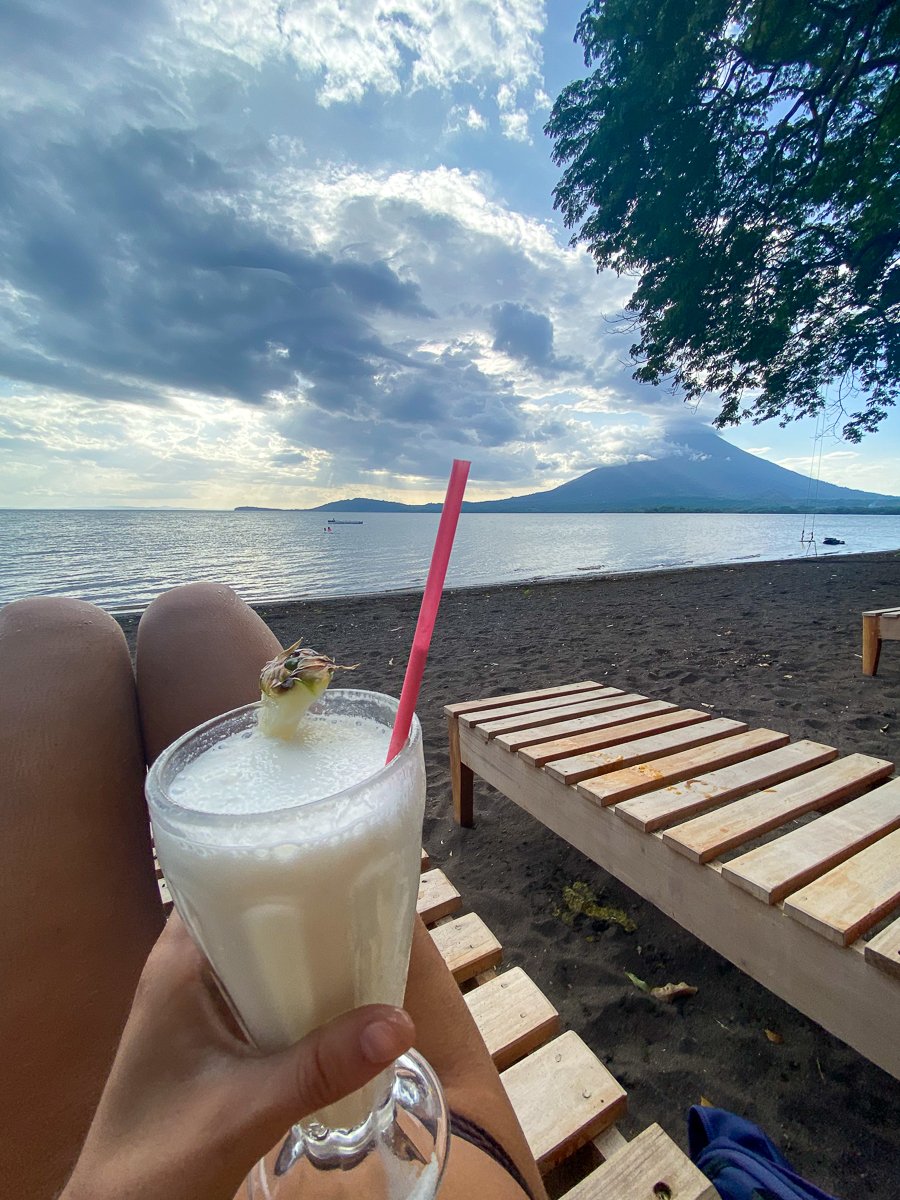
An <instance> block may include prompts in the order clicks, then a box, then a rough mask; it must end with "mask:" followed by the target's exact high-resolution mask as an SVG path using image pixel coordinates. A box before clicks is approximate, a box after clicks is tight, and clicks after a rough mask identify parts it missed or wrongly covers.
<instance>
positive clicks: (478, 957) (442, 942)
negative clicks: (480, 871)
mask: <svg viewBox="0 0 900 1200" xmlns="http://www.w3.org/2000/svg"><path fill="white" fill-rule="evenodd" d="M429 933H430V934H431V936H432V938H433V940H434V944H435V945H436V946H437V948H438V950H439V951H440V954H441V957H442V958H443V960H444V962H445V963H446V964H447V966H448V967H449V969H450V971H451V973H452V975H453V978H454V979H455V980H456V982H457V983H465V982H466V980H468V979H474V978H475V976H476V975H477V974H478V973H479V972H480V971H486V970H488V968H489V967H496V965H497V963H498V962H499V961H500V959H501V958H502V957H503V950H502V948H501V946H500V943H499V942H498V941H497V939H496V938H495V937H494V935H493V934H492V933H491V931H490V930H489V929H488V927H487V925H485V923H484V921H482V919H481V917H479V916H477V915H476V914H475V913H466V915H465V916H463V917H458V918H457V919H456V920H455V921H450V922H449V923H448V924H446V925H438V926H437V928H436V929H431V930H429Z"/></svg>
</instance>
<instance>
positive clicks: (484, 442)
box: [280, 351, 533, 484]
mask: <svg viewBox="0 0 900 1200" xmlns="http://www.w3.org/2000/svg"><path fill="white" fill-rule="evenodd" d="M352 426H353V429H352V432H350V431H348V423H347V421H346V420H345V419H343V418H342V414H340V413H339V412H336V411H334V410H329V409H326V408H323V407H321V406H318V405H311V404H303V405H297V406H296V407H293V408H291V409H290V410H289V411H288V412H287V413H286V414H285V415H284V417H283V418H282V422H281V424H280V432H281V433H282V434H284V436H285V437H287V438H288V439H289V440H290V441H292V442H296V443H297V444H299V445H313V446H317V447H320V448H321V449H323V450H327V451H329V452H331V453H332V454H334V455H335V458H336V459H337V460H340V458H341V455H342V454H344V453H345V452H346V450H347V444H348V437H349V438H351V439H352V445H353V451H354V459H353V464H352V468H353V469H352V470H351V471H350V472H349V474H350V475H354V474H356V475H358V473H359V472H360V471H366V470H372V471H379V470H389V471H391V472H394V473H396V474H413V475H430V474H434V475H437V476H438V477H440V476H441V475H442V474H444V473H445V472H446V468H447V463H448V461H449V460H450V459H451V458H453V457H454V456H457V457H462V458H472V457H477V460H478V462H479V464H480V467H481V469H482V471H483V472H485V473H487V472H489V474H486V476H485V477H488V478H492V479H516V478H520V477H524V476H525V475H527V471H526V470H523V460H519V459H516V458H515V457H513V456H509V455H508V454H507V453H506V448H507V447H508V446H509V444H510V442H515V441H522V440H524V439H525V438H526V437H527V436H528V432H527V429H528V425H527V420H526V417H525V415H524V413H523V412H522V409H521V405H520V402H519V400H518V398H517V397H516V396H515V394H514V393H512V392H510V391H509V390H508V389H507V388H505V387H504V386H503V384H502V383H500V382H498V381H497V380H495V379H491V378H490V377H488V376H485V375H484V374H483V373H482V372H481V371H480V370H479V369H478V367H477V366H476V365H475V364H474V363H472V362H470V361H468V360H467V358H466V355H465V354H464V353H462V352H459V351H457V352H454V353H448V354H446V355H443V356H441V357H439V358H425V357H424V356H420V357H419V358H418V359H417V360H416V366H415V369H414V371H413V372H410V371H398V372H397V373H396V374H395V375H393V376H392V377H387V378H383V379H381V380H379V383H378V386H377V388H376V390H375V392H374V394H372V395H371V396H370V397H369V399H368V402H367V405H366V406H365V407H364V406H362V405H358V406H357V408H356V411H355V413H354V414H353V418H352ZM532 462H533V456H529V459H528V469H529V470H530V468H531V464H532ZM488 464H490V465H488ZM337 470H338V471H339V472H340V466H338V467H337ZM343 477H346V476H345V475H344V476H343ZM334 481H335V480H334V479H333V477H331V476H330V477H329V479H328V480H327V481H325V480H323V481H322V482H328V483H329V484H331V483H333V482H334Z"/></svg>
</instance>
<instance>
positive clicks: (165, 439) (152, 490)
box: [0, 393, 329, 508]
mask: <svg viewBox="0 0 900 1200" xmlns="http://www.w3.org/2000/svg"><path fill="white" fill-rule="evenodd" d="M279 455H283V456H286V460H285V462H284V463H283V464H279V462H278V458H279ZM292 456H293V458H292ZM328 458H329V456H328V455H327V454H325V453H323V452H321V451H317V450H311V451H309V452H307V453H304V454H303V455H302V456H299V457H297V451H296V448H295V447H293V446H291V444H290V443H289V442H287V441H286V440H285V439H284V438H282V437H281V436H280V435H279V434H278V433H277V432H276V431H274V430H273V429H272V428H271V426H270V420H269V418H268V415H267V414H266V413H265V412H264V411H262V410H260V409H250V408H247V407H245V406H243V405H241V404H239V403H237V402H234V401H220V400H216V401H212V400H209V399H205V398H200V397H196V396H189V397H183V398H180V399H179V400H178V401H177V402H175V403H173V407H172V408H170V409H167V410H166V411H164V412H161V411H159V410H152V409H147V408H143V407H141V406H139V405H132V404H97V403H96V402H92V401H87V400H84V399H81V398H80V397H73V396H66V395H63V394H61V393H53V394H50V393H48V394H41V395H29V396H15V397H12V398H10V400H8V401H7V400H4V401H2V402H0V462H2V463H3V469H2V475H3V480H4V484H3V485H0V504H3V503H9V502H10V500H9V497H10V496H16V497H17V498H18V500H17V502H18V503H24V504H42V505H51V506H52V505H59V506H62V507H67V506H78V505H79V504H91V505H94V504H101V505H102V504H116V503H122V502H128V503H132V502H140V501H146V502H148V503H149V502H151V501H153V500H154V499H155V500H157V501H163V502H165V503H167V504H170V503H171V504H182V505H187V506H189V507H190V506H193V507H198V508H209V507H220V506H224V507H232V506H233V505H234V504H239V503H254V502H256V503H263V502H264V501H263V500H262V499H258V497H259V496H262V495H269V496H271V495H274V494H275V492H276V491H277V492H279V494H280V493H281V492H282V491H287V490H290V489H296V488H297V487H300V488H301V489H305V492H304V494H305V495H306V496H307V501H306V502H307V503H316V500H315V495H316V494H317V490H316V489H315V488H314V487H313V484H312V480H313V479H314V478H315V477H316V475H317V474H318V473H319V472H320V471H321V469H322V467H323V465H324V464H325V463H326V462H327V460H328ZM16 479H18V485H17V483H16ZM25 481H27V485H25V486H23V484H24V482H25ZM7 488H11V489H13V490H12V491H10V492H9V493H8V494H7ZM251 494H252V495H253V496H254V497H257V498H256V499H247V498H246V497H247V496H248V495H251ZM295 503H300V502H295Z"/></svg>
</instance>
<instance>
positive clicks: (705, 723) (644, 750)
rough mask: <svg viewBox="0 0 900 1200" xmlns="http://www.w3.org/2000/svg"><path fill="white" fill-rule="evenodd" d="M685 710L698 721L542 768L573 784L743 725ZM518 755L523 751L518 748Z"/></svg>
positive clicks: (694, 710)
mask: <svg viewBox="0 0 900 1200" xmlns="http://www.w3.org/2000/svg"><path fill="white" fill-rule="evenodd" d="M681 711H683V712H687V713H697V714H698V716H699V717H700V720H699V723H698V724H696V725H693V726H689V727H688V728H687V729H676V730H672V731H671V732H669V733H660V734H656V735H654V736H652V737H643V738H636V739H635V740H634V741H630V742H622V743H621V744H617V745H615V746H612V747H611V748H610V749H608V750H597V751H594V752H592V753H589V754H576V755H573V756H572V757H571V758H560V759H557V760H556V761H555V762H551V763H548V764H547V766H546V767H544V770H545V771H546V772H547V774H548V775H549V776H551V778H553V779H558V780H559V781H560V783H568V784H575V783H579V782H580V781H581V780H582V779H589V778H590V777H591V776H592V775H602V774H603V772H605V771H619V770H622V769H623V768H624V767H630V766H636V765H637V764H638V763H646V762H650V761H651V760H652V759H654V758H662V757H663V755H665V754H671V753H673V752H675V751H678V750H689V749H690V748H691V747H693V746H702V745H704V744H705V743H706V742H712V741H715V740H716V739H717V738H724V737H728V736H729V735H730V734H734V733H739V732H740V731H742V730H744V729H746V728H747V726H746V725H744V724H742V723H741V722H740V721H729V720H728V719H727V718H725V717H718V718H716V719H715V720H709V719H703V718H708V717H709V713H702V714H701V713H700V709H682V710H681ZM519 754H520V756H521V755H522V754H523V752H522V751H521V750H520V751H519Z"/></svg>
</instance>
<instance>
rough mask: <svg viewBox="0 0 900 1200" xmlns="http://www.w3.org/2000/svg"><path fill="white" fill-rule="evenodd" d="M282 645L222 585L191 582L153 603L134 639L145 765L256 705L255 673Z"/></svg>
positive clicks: (257, 672) (266, 627)
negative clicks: (206, 726) (207, 724)
mask: <svg viewBox="0 0 900 1200" xmlns="http://www.w3.org/2000/svg"><path fill="white" fill-rule="evenodd" d="M280 649H281V647H280V646H279V644H278V639H277V638H276V637H275V635H274V634H273V633H272V632H271V630H270V629H269V628H268V626H267V625H266V624H265V622H264V621H263V620H262V619H261V618H260V617H258V616H257V615H256V613H255V612H254V611H253V610H252V609H251V608H249V607H248V606H247V605H246V604H244V602H243V600H241V599H239V598H238V596H236V595H235V593H234V592H233V591H232V590H231V588H228V587H225V586H224V585H223V584H217V583H189V584H186V585H185V586H184V587H178V588H174V589H173V590H172V591H171V592H166V593H165V595H162V596H160V597H159V598H158V599H156V600H154V601H153V603H152V604H151V605H150V607H149V608H148V609H147V611H146V612H145V613H144V615H143V617H142V618H141V623H140V626H139V627H138V639H137V680H138V699H139V703H140V711H141V725H142V727H143V731H144V745H145V747H146V750H147V761H148V762H153V760H154V758H156V756H157V755H158V754H159V752H160V751H161V750H164V749H165V747H166V746H168V745H169V744H170V743H171V742H173V741H174V740H175V739H176V738H177V737H180V736H181V734H182V733H186V732H187V731H188V730H189V729H193V728H194V726H195V725H199V724H200V723H201V722H203V721H207V720H209V719H210V717H215V716H218V714H219V713H223V712H228V711H229V709H232V708H238V707H239V706H240V705H242V704H249V703H250V702H251V701H253V700H258V699H259V673H260V670H261V669H262V667H263V666H264V665H265V663H267V662H268V661H269V659H271V658H274V657H275V655H276V654H277V653H278V652H279V650H280Z"/></svg>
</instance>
